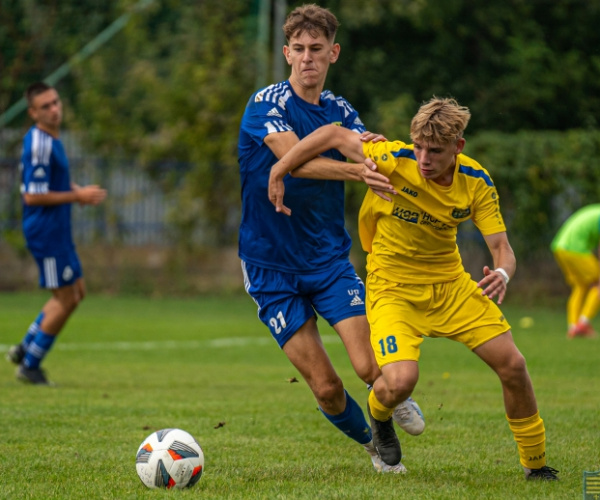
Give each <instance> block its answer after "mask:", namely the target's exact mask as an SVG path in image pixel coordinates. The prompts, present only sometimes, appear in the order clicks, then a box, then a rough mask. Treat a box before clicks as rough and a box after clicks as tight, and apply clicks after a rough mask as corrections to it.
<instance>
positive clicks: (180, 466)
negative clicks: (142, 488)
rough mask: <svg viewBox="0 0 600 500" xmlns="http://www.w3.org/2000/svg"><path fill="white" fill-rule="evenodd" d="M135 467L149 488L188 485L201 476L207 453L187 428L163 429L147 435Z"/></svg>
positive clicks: (138, 452)
mask: <svg viewBox="0 0 600 500" xmlns="http://www.w3.org/2000/svg"><path fill="white" fill-rule="evenodd" d="M135 468H136V470H137V473H138V476H140V479H141V480H142V483H144V485H146V486H147V487H148V488H167V489H170V488H189V487H191V486H194V485H195V484H196V483H197V482H198V481H200V477H202V471H203V469H204V453H203V452H202V448H200V445H199V444H198V441H196V440H195V439H194V436H192V435H191V434H189V433H187V432H186V431H182V430H181V429H162V430H160V431H156V432H153V433H152V434H150V435H149V436H148V437H147V438H146V439H144V441H143V442H142V444H141V445H140V447H139V448H138V451H137V455H136V457H135Z"/></svg>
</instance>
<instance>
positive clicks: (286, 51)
mask: <svg viewBox="0 0 600 500" xmlns="http://www.w3.org/2000/svg"><path fill="white" fill-rule="evenodd" d="M283 56H284V57H285V60H286V61H287V63H288V64H289V65H290V66H291V65H292V56H291V50H290V47H289V45H284V46H283Z"/></svg>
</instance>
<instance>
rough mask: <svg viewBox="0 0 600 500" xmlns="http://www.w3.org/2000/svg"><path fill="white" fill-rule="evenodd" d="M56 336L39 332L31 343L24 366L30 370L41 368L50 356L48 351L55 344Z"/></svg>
mask: <svg viewBox="0 0 600 500" xmlns="http://www.w3.org/2000/svg"><path fill="white" fill-rule="evenodd" d="M55 339H56V335H48V334H47V333H44V332H43V331H41V330H38V332H37V334H36V336H35V338H34V339H33V341H31V342H30V343H29V346H28V347H27V352H26V353H25V359H24V360H23V365H24V366H25V368H29V369H30V370H37V369H38V368H39V367H40V363H41V362H42V359H44V357H45V356H46V354H48V351H49V350H50V348H51V347H52V344H54V340H55Z"/></svg>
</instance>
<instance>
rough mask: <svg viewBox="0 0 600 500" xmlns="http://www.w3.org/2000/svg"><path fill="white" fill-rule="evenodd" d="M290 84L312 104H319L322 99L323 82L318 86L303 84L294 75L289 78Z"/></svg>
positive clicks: (298, 94) (303, 98)
mask: <svg viewBox="0 0 600 500" xmlns="http://www.w3.org/2000/svg"><path fill="white" fill-rule="evenodd" d="M289 82H290V85H291V86H292V88H293V89H294V92H295V93H296V95H297V96H298V97H300V98H301V99H302V100H304V101H306V102H308V103H310V104H319V102H320V101H321V92H323V84H320V85H316V86H312V85H311V86H307V85H303V84H302V82H300V81H299V80H298V79H295V78H294V77H293V76H290V78H289Z"/></svg>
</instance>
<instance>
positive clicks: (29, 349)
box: [7, 82, 106, 385]
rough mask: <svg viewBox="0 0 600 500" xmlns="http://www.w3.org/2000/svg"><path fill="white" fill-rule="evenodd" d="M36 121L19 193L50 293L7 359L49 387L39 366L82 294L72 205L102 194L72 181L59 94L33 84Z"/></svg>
mask: <svg viewBox="0 0 600 500" xmlns="http://www.w3.org/2000/svg"><path fill="white" fill-rule="evenodd" d="M25 97H26V99H27V104H28V106H29V108H28V111H29V115H30V116H31V118H33V120H34V122H35V125H34V126H33V127H31V129H29V131H28V132H27V134H26V135H25V138H24V140H23V155H22V158H21V167H20V168H21V175H22V179H21V180H22V184H21V195H22V198H23V233H24V235H25V240H26V241H27V248H28V249H29V251H30V252H31V253H32V255H33V257H34V258H35V261H36V263H37V265H38V267H39V271H40V281H39V284H40V287H42V288H46V289H48V290H50V291H51V292H52V297H50V299H49V300H48V301H47V302H46V303H45V304H44V306H43V308H42V310H41V311H40V313H39V315H38V316H37V318H36V319H35V321H34V322H33V323H32V324H31V326H30V327H29V329H28V331H27V333H26V334H25V337H24V338H23V340H22V342H21V343H20V344H17V345H15V346H12V347H11V348H10V349H9V351H8V353H7V358H8V360H9V361H12V362H13V363H15V364H18V365H19V366H18V367H17V372H16V375H17V378H18V379H19V380H22V381H24V382H28V383H32V384H37V385H48V380H47V378H46V375H45V373H44V371H43V370H42V369H41V368H40V364H41V362H42V360H43V359H44V357H45V356H46V355H47V354H48V351H49V350H50V349H51V347H52V345H53V343H54V341H55V340H56V336H57V335H58V334H59V333H60V331H61V329H62V327H63V326H64V325H65V323H66V322H67V320H68V319H69V317H70V315H71V314H72V313H73V311H74V310H75V308H76V307H77V305H78V304H79V302H80V301H81V300H82V299H83V297H84V296H85V283H84V280H83V274H82V270H81V264H80V262H79V258H78V256H77V253H76V251H75V245H74V244H73V239H72V235H71V204H72V203H79V204H80V205H97V204H98V203H100V202H101V201H103V200H104V199H105V198H106V190H105V189H101V188H100V187H99V186H96V185H90V186H84V187H80V186H78V185H77V184H75V183H72V182H71V180H70V175H69V162H68V160H67V157H66V155H65V151H64V148H63V145H62V142H61V141H60V139H59V138H58V137H59V134H60V124H61V122H62V103H61V101H60V97H59V95H58V92H57V91H56V90H55V89H54V88H52V87H51V86H49V85H47V84H45V83H43V82H38V83H34V84H32V85H30V86H29V87H28V88H27V91H26V92H25Z"/></svg>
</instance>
